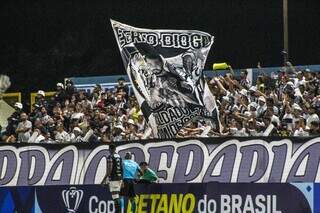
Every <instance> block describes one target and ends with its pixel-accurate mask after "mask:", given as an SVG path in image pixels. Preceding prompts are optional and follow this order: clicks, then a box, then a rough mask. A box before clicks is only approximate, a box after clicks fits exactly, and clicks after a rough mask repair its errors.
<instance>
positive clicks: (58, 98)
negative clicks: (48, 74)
mask: <svg viewBox="0 0 320 213" xmlns="http://www.w3.org/2000/svg"><path fill="white" fill-rule="evenodd" d="M66 98H67V96H66V91H65V90H64V85H63V84H62V83H57V91H56V93H55V94H54V102H55V103H59V104H60V105H64V102H65V100H66Z"/></svg>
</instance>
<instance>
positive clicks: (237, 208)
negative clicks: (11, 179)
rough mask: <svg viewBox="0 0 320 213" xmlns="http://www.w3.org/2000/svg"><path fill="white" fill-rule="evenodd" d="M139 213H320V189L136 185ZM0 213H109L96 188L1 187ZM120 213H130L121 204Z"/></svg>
mask: <svg viewBox="0 0 320 213" xmlns="http://www.w3.org/2000/svg"><path fill="white" fill-rule="evenodd" d="M135 188H136V192H137V196H136V204H137V205H136V207H137V208H136V210H137V212H141V213H147V212H148V213H155V212H165V213H166V212H185V213H188V212H190V213H193V212H199V213H208V212H209V213H218V212H237V213H242V212H246V213H251V212H252V213H262V212H263V213H287V212H290V213H298V212H299V213H300V212H303V213H308V212H319V210H320V209H319V206H318V204H317V203H316V200H317V199H318V198H319V197H318V196H319V195H318V194H317V191H319V184H314V183H297V184H289V183H283V184H280V183H265V184H254V183H184V184H151V185H143V184H137V185H136V186H135ZM0 201H1V205H0V212H46V213H51V212H52V213H56V212H68V213H80V212H86V213H87V212H89V213H98V212H99V213H113V212H115V208H114V203H113V201H112V199H111V194H110V192H109V191H108V188H107V187H103V186H99V185H77V186H37V187H35V186H29V187H3V188H1V189H0ZM122 206H123V212H130V210H131V203H130V202H129V203H128V202H127V200H126V199H125V200H124V202H123V205H122Z"/></svg>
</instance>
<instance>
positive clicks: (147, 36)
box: [111, 20, 221, 138]
mask: <svg viewBox="0 0 320 213" xmlns="http://www.w3.org/2000/svg"><path fill="white" fill-rule="evenodd" d="M111 24H112V27H113V31H114V34H115V36H116V39H117V43H118V46H119V49H120V53H121V56H122V59H123V62H124V66H125V68H126V70H127V74H128V76H129V78H130V81H131V83H132V86H133V90H134V93H135V96H136V98H137V100H138V102H139V104H140V107H141V110H142V112H143V114H144V116H145V117H146V119H147V120H148V122H149V124H150V125H151V127H152V129H153V134H154V135H155V136H156V137H158V138H173V137H175V136H176V134H177V133H178V132H179V130H180V129H181V128H182V127H183V126H184V125H185V124H186V123H188V122H189V121H192V120H194V119H198V118H206V119H210V120H211V121H213V122H211V123H212V124H213V126H214V127H215V129H216V130H217V131H218V132H219V131H220V127H221V125H220V122H219V114H218V113H219V112H218V109H217V106H216V101H215V98H214V96H213V95H212V93H211V92H210V89H209V87H208V85H207V83H206V82H205V80H204V78H203V75H202V70H203V68H204V65H205V62H206V58H207V55H208V52H209V50H210V47H211V45H212V43H213V36H211V35H210V34H208V33H205V32H201V31H195V30H150V29H142V28H135V27H132V26H128V25H125V24H122V23H119V22H116V21H113V20H111Z"/></svg>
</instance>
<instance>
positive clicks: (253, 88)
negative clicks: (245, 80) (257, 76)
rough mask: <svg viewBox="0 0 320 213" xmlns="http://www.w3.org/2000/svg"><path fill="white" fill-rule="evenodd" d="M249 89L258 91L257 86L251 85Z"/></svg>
mask: <svg viewBox="0 0 320 213" xmlns="http://www.w3.org/2000/svg"><path fill="white" fill-rule="evenodd" d="M249 91H253V92H256V91H257V87H256V86H251V87H250V89H249Z"/></svg>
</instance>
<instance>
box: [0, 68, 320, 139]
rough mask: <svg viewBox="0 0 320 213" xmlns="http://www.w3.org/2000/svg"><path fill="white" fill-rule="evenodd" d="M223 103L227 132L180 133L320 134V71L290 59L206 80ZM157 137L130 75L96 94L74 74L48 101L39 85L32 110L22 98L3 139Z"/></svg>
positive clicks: (201, 126)
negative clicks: (270, 68)
mask: <svg viewBox="0 0 320 213" xmlns="http://www.w3.org/2000/svg"><path fill="white" fill-rule="evenodd" d="M207 81H208V83H209V86H210V89H211V91H212V93H213V94H214V95H215V97H216V100H217V104H218V106H219V112H220V113H219V118H220V122H221V124H222V131H221V132H220V131H217V129H213V128H212V127H211V125H210V122H208V121H206V120H198V121H194V122H191V123H189V124H187V125H186V126H185V127H183V128H182V129H181V130H180V132H179V133H178V135H177V137H178V138H184V137H217V136H298V137H304V136H314V135H319V133H320V129H319V123H320V119H319V112H320V87H319V86H320V85H319V83H320V82H319V81H320V73H318V72H312V70H309V69H304V70H299V69H296V68H295V67H294V66H292V65H291V63H290V62H289V63H288V66H286V67H284V68H283V69H281V70H279V71H278V72H277V73H276V74H275V75H272V76H269V75H267V74H264V73H263V72H262V73H260V75H259V77H258V78H257V81H256V82H249V81H248V78H247V71H246V70H242V71H241V74H240V77H236V75H235V74H234V71H233V70H232V68H231V67H229V72H228V73H227V74H226V75H225V76H222V75H221V76H217V77H213V78H211V79H207ZM149 138H154V135H153V134H152V130H151V128H150V126H149V125H148V124H147V122H146V120H145V118H144V116H143V113H142V111H141V110H140V107H139V104H138V103H137V100H136V99H135V97H134V95H132V94H129V88H128V85H126V84H125V81H124V79H122V78H120V79H118V84H117V86H115V87H114V88H113V89H103V88H102V87H101V86H100V85H96V86H95V88H94V90H93V91H92V92H91V93H87V92H85V91H81V90H77V89H76V87H75V86H74V85H73V82H72V81H71V80H68V81H66V83H65V84H62V83H57V87H56V92H55V95H54V96H53V97H52V98H51V99H50V100H47V99H46V98H45V92H44V91H42V90H39V91H38V93H37V96H36V100H35V103H34V104H33V106H32V110H31V112H30V113H26V112H25V109H24V106H23V105H22V104H21V103H16V104H15V112H14V113H13V114H12V115H11V116H10V117H9V118H8V126H7V127H6V129H5V131H3V132H2V135H1V141H4V142H8V143H12V142H29V143H77V142H89V143H107V142H111V141H132V140H140V139H149Z"/></svg>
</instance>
